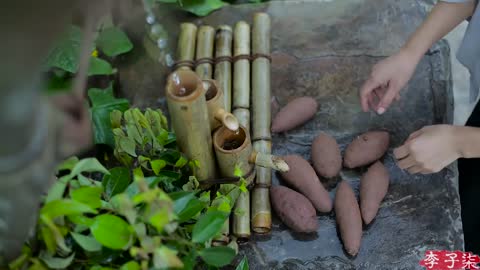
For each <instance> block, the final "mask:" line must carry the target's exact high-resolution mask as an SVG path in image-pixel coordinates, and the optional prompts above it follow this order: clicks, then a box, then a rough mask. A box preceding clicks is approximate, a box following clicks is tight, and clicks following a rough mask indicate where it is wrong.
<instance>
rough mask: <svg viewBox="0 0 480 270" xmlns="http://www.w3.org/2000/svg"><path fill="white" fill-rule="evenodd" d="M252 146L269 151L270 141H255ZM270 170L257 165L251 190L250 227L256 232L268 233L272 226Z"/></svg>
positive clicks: (260, 150) (265, 151)
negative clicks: (253, 185)
mask: <svg viewBox="0 0 480 270" xmlns="http://www.w3.org/2000/svg"><path fill="white" fill-rule="evenodd" d="M253 147H254V149H255V150H256V151H258V152H263V153H270V152H271V151H272V144H271V142H270V141H265V140H261V141H256V142H254V143H253ZM271 181H272V170H270V169H267V168H262V167H257V169H256V178H255V188H254V189H253V191H252V229H253V231H254V232H256V233H260V234H265V233H269V232H270V230H271V228H272V215H271V207H270V186H271V184H272V183H271Z"/></svg>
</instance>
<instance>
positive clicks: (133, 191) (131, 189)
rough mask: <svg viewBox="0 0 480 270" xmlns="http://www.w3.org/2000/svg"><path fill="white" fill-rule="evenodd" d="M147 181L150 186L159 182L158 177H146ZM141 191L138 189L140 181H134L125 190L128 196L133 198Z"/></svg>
mask: <svg viewBox="0 0 480 270" xmlns="http://www.w3.org/2000/svg"><path fill="white" fill-rule="evenodd" d="M144 179H145V181H146V182H147V184H148V186H149V187H153V186H155V185H156V183H158V177H155V176H153V177H145V178H144ZM139 192H140V190H139V189H138V183H136V182H132V183H131V184H130V185H129V186H128V187H127V189H126V190H125V193H126V194H127V195H128V197H130V198H133V197H134V196H135V195H137V194H138V193H139Z"/></svg>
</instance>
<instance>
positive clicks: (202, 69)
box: [195, 25, 215, 80]
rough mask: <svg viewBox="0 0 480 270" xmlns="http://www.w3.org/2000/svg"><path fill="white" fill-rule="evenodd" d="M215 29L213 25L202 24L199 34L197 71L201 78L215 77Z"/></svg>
mask: <svg viewBox="0 0 480 270" xmlns="http://www.w3.org/2000/svg"><path fill="white" fill-rule="evenodd" d="M214 39H215V29H214V28H213V27H211V26H208V25H204V26H200V28H199V29H198V35H197V53H196V58H195V60H196V61H197V66H196V68H195V72H196V73H197V74H198V76H199V77H200V79H202V80H205V79H212V78H213V77H212V76H213V65H212V62H213V59H212V58H213V44H214Z"/></svg>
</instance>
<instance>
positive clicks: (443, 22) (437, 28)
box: [402, 0, 475, 61]
mask: <svg viewBox="0 0 480 270" xmlns="http://www.w3.org/2000/svg"><path fill="white" fill-rule="evenodd" d="M474 10H475V0H471V1H467V2H464V3H448V2H443V1H440V2H438V3H437V4H436V5H435V7H434V8H433V9H432V11H431V12H430V14H429V15H428V17H427V19H426V20H425V21H424V22H423V24H422V25H421V26H420V27H419V28H418V29H417V30H416V31H415V32H414V33H413V34H412V36H410V38H409V39H408V41H407V42H406V43H405V45H404V46H403V48H402V50H405V51H408V53H409V54H411V55H412V56H413V57H415V58H416V60H418V61H420V59H421V58H422V56H423V55H424V54H425V52H426V51H427V50H428V49H429V48H430V47H431V46H432V45H433V44H434V43H435V42H437V41H438V40H440V39H441V38H442V37H443V36H445V35H446V34H448V33H449V32H450V31H451V30H452V29H453V28H455V27H456V26H457V25H459V24H460V23H461V22H462V21H464V20H465V19H467V18H468V17H470V16H471V15H472V14H473V12H474Z"/></svg>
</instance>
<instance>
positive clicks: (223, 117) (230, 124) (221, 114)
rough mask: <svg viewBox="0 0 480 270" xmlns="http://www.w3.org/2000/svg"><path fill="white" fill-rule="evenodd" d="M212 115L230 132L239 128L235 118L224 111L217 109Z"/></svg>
mask: <svg viewBox="0 0 480 270" xmlns="http://www.w3.org/2000/svg"><path fill="white" fill-rule="evenodd" d="M214 114H215V116H214V117H215V119H216V120H217V121H219V122H220V123H222V124H223V125H224V126H225V127H227V128H228V129H230V130H231V131H237V130H238V129H239V128H240V124H239V123H238V120H237V118H236V117H235V116H234V115H233V114H231V113H229V112H226V111H225V110H224V109H221V108H219V109H218V110H216V111H215V113H214Z"/></svg>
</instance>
